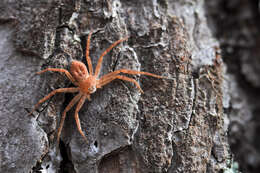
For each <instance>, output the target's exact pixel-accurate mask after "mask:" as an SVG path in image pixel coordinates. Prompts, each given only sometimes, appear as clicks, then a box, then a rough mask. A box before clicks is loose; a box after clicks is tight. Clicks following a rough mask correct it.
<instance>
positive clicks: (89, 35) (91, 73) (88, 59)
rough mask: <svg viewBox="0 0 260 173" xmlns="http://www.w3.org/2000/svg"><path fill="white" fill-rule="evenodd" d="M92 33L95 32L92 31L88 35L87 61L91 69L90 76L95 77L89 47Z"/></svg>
mask: <svg viewBox="0 0 260 173" xmlns="http://www.w3.org/2000/svg"><path fill="white" fill-rule="evenodd" d="M92 33H93V32H92V31H90V33H89V34H88V40H87V47H86V60H87V63H88V68H89V74H90V75H93V67H92V62H91V59H90V57H89V46H90V38H91V35H92Z"/></svg>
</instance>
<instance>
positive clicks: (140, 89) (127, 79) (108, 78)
mask: <svg viewBox="0 0 260 173" xmlns="http://www.w3.org/2000/svg"><path fill="white" fill-rule="evenodd" d="M115 79H121V80H125V81H128V82H132V83H133V84H135V86H136V87H137V88H138V89H139V91H140V92H141V93H144V92H143V90H142V88H141V87H140V85H139V84H138V82H137V81H136V80H134V79H132V78H129V77H126V76H121V75H115V76H108V77H107V78H102V80H101V79H100V80H99V81H98V85H97V87H98V88H101V87H102V86H104V85H106V84H108V83H110V82H112V81H113V80H115Z"/></svg>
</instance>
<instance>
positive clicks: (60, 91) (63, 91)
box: [29, 88, 79, 115]
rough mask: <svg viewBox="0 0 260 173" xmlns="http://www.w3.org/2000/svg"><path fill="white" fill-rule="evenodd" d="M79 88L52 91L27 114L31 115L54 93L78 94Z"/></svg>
mask: <svg viewBox="0 0 260 173" xmlns="http://www.w3.org/2000/svg"><path fill="white" fill-rule="evenodd" d="M78 91H79V88H59V89H56V90H54V91H52V92H51V93H49V94H48V95H47V96H45V97H44V98H42V99H41V100H40V101H39V102H38V103H37V104H36V105H35V106H34V108H33V110H32V111H31V112H30V113H29V115H31V114H32V113H33V112H34V111H35V110H36V109H37V108H38V107H39V106H40V104H42V103H43V102H45V101H46V100H48V99H49V98H50V97H52V96H54V95H55V94H56V93H75V92H78Z"/></svg>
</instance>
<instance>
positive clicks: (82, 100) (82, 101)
mask: <svg viewBox="0 0 260 173" xmlns="http://www.w3.org/2000/svg"><path fill="white" fill-rule="evenodd" d="M86 98H87V96H86V95H83V96H82V97H81V99H80V100H79V103H78V105H77V107H76V110H75V116H74V117H75V120H76V124H77V127H78V131H79V133H80V134H81V136H82V137H83V138H84V139H85V140H86V141H87V137H86V136H85V135H84V133H83V131H82V129H81V125H80V120H79V110H80V108H81V107H82V106H83V104H84V102H85V100H86Z"/></svg>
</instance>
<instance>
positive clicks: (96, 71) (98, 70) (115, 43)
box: [95, 37, 128, 77]
mask: <svg viewBox="0 0 260 173" xmlns="http://www.w3.org/2000/svg"><path fill="white" fill-rule="evenodd" d="M127 39H128V37H125V38H122V39H120V40H117V41H116V42H114V43H113V44H112V45H111V46H110V47H109V48H107V49H106V50H105V51H104V52H103V53H102V54H101V56H100V57H99V59H98V63H97V66H96V69H95V76H96V77H98V75H99V73H100V69H101V65H102V61H103V57H104V56H105V55H106V54H107V53H108V52H109V51H110V50H111V49H112V48H113V47H115V46H116V45H118V44H119V43H121V42H123V41H125V40H127Z"/></svg>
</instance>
